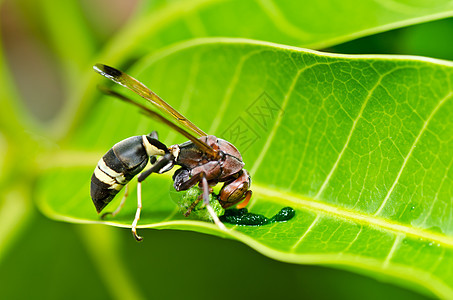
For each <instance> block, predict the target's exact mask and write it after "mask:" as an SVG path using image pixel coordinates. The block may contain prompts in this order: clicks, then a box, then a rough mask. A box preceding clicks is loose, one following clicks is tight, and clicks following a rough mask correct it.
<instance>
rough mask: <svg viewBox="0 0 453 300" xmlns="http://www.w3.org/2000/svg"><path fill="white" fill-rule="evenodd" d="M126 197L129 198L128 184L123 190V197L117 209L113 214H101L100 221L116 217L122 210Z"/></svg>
mask: <svg viewBox="0 0 453 300" xmlns="http://www.w3.org/2000/svg"><path fill="white" fill-rule="evenodd" d="M127 196H129V184H126V187H125V188H124V195H123V198H122V199H121V202H120V204H119V205H118V207H117V208H116V209H115V210H114V211H113V212H106V213H105V214H103V215H102V216H101V219H102V220H105V218H106V217H107V216H112V217H114V216H116V215H117V214H119V212H120V211H121V209H122V208H123V206H124V203H126V199H127Z"/></svg>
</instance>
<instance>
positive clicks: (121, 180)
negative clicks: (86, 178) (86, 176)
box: [96, 158, 127, 184]
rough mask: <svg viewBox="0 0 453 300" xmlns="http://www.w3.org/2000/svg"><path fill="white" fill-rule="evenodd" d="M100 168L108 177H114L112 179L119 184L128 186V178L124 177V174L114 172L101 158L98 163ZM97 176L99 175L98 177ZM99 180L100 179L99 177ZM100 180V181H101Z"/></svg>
mask: <svg viewBox="0 0 453 300" xmlns="http://www.w3.org/2000/svg"><path fill="white" fill-rule="evenodd" d="M98 168H99V169H101V171H103V172H104V173H105V174H107V175H108V176H110V177H112V178H115V179H116V181H118V182H119V183H121V184H126V183H127V181H126V178H125V177H124V174H122V173H118V172H116V171H114V170H112V169H111V168H110V167H109V166H107V165H106V164H105V161H104V159H103V158H101V159H100V160H99V162H98ZM96 176H97V175H96ZM98 178H99V177H98ZM99 180H100V179H99Z"/></svg>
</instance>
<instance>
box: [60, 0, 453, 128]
mask: <svg viewBox="0 0 453 300" xmlns="http://www.w3.org/2000/svg"><path fill="white" fill-rule="evenodd" d="M158 4H159V3H158ZM158 4H156V6H157V7H159V5H158ZM148 6H149V7H147V5H143V9H142V10H149V11H148V12H146V13H140V14H139V16H136V18H135V19H134V20H133V22H131V23H130V24H128V26H126V27H125V28H124V30H122V31H120V32H119V33H118V34H116V35H115V37H114V38H113V39H112V40H111V42H110V43H109V44H108V45H107V46H106V47H105V49H104V51H102V53H101V54H100V55H99V56H98V57H99V58H101V59H102V61H101V60H100V59H99V61H98V62H104V63H109V64H113V65H116V66H122V65H124V64H125V63H129V62H131V61H134V60H136V59H137V58H139V57H142V56H145V55H148V54H149V53H152V52H155V51H157V50H159V49H162V48H163V47H166V46H168V45H171V44H174V43H178V42H181V41H184V40H189V39H192V38H200V37H238V38H250V39H256V40H264V41H268V42H275V43H281V44H286V45H293V46H302V47H309V48H315V49H321V48H325V47H328V46H332V45H336V44H339V43H343V42H345V41H350V40H353V39H356V38H359V37H362V36H368V35H372V34H374V33H378V32H383V31H387V30H391V29H394V28H399V27H403V26H409V25H412V24H416V23H420V22H427V21H430V20H436V19H440V18H446V17H449V16H453V3H452V2H451V1H448V0H437V1H436V2H435V3H433V2H432V1H428V2H424V1H417V2H411V1H407V2H395V1H374V0H363V1H360V2H357V1H344V0H340V1H339V0H324V1H321V2H311V3H309V4H308V3H306V2H304V1H272V0H259V1H255V0H191V1H173V2H171V3H169V4H168V5H165V6H162V7H161V8H156V6H151V5H148ZM326 20H328V21H326ZM93 63H95V62H93ZM87 69H88V68H87ZM93 75H94V74H92V73H87V74H86V75H84V76H81V77H80V78H79V79H80V80H79V81H78V82H75V83H74V85H73V89H72V91H71V93H70V95H71V96H70V101H68V103H67V105H66V106H65V108H64V110H63V111H62V113H61V115H60V117H59V118H58V120H57V121H56V122H55V124H54V129H55V130H56V131H57V132H56V133H55V135H57V136H64V134H65V133H66V132H71V131H72V129H73V126H74V124H78V122H79V121H80V118H82V116H83V115H84V114H85V113H86V109H89V107H91V102H90V101H91V100H92V97H91V96H92V94H93V91H94V89H95V85H96V84H95V82H97V79H94V76H93ZM87 86H88V88H87ZM68 122H73V123H72V124H71V123H69V124H68ZM76 126H77V125H76Z"/></svg>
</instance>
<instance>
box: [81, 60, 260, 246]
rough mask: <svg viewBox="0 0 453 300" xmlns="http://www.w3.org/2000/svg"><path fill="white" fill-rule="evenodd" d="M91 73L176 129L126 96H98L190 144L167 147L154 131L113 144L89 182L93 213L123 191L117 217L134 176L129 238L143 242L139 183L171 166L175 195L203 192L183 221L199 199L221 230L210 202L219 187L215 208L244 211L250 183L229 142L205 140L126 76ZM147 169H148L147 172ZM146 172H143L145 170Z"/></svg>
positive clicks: (104, 69) (109, 70)
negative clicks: (119, 87) (139, 229)
mask: <svg viewBox="0 0 453 300" xmlns="http://www.w3.org/2000/svg"><path fill="white" fill-rule="evenodd" d="M93 68H94V70H95V71H96V72H98V73H99V74H101V75H102V76H104V77H106V78H108V79H110V80H112V81H113V82H115V83H117V84H119V85H122V86H124V87H126V88H128V89H130V90H132V91H133V92H135V93H136V94H138V95H139V96H141V97H142V98H144V99H145V100H147V101H148V102H150V103H151V104H153V105H154V106H155V107H156V108H158V109H159V110H161V111H162V112H163V113H165V114H167V115H168V116H170V117H172V119H174V120H175V121H176V122H177V123H178V124H179V126H178V125H176V124H175V123H173V122H171V121H170V120H169V119H167V118H166V117H164V116H162V115H161V114H159V113H157V112H155V111H154V110H152V109H150V108H148V107H147V106H145V105H144V104H142V103H140V102H137V101H135V100H133V99H130V98H128V97H125V96H124V95H122V94H120V93H117V92H115V91H113V90H110V89H107V88H102V90H103V92H104V93H106V94H109V95H111V96H114V97H116V98H119V99H120V100H123V101H125V102H128V103H130V104H132V105H135V106H137V107H138V108H140V110H141V112H142V113H144V114H145V115H148V116H149V117H151V118H153V119H155V120H157V121H159V122H162V123H164V124H166V125H167V126H169V127H170V128H172V129H173V130H175V131H177V132H179V133H180V134H181V135H183V136H184V137H186V138H187V139H188V140H189V141H187V142H185V143H182V144H176V145H172V146H170V147H167V146H166V145H165V144H163V143H162V142H161V141H159V139H158V135H157V132H155V131H153V132H152V133H150V134H147V135H141V136H133V137H130V138H127V139H125V140H123V141H120V142H119V143H117V144H115V145H114V146H113V147H112V148H111V149H110V150H109V151H108V152H107V153H106V154H105V155H104V156H103V157H102V158H101V159H100V160H99V162H98V164H97V166H96V168H95V170H94V172H93V175H92V177H91V191H90V192H91V199H92V200H93V204H94V206H95V208H96V210H97V212H98V213H101V212H102V210H103V209H104V208H105V207H106V206H107V204H108V203H109V202H111V201H112V199H113V198H114V197H115V196H116V195H117V194H118V193H119V192H120V191H121V190H122V189H123V187H126V188H125V192H124V196H123V199H122V200H121V203H120V205H119V206H118V208H117V209H116V210H115V211H114V212H112V213H106V214H104V215H102V217H105V216H106V215H107V214H111V215H113V216H114V215H116V214H117V213H119V211H120V210H121V208H122V207H123V205H124V202H125V200H126V198H127V196H128V188H127V185H128V183H129V182H130V181H131V180H132V179H133V178H134V177H135V176H137V175H138V177H137V181H138V183H137V211H136V214H135V218H134V221H133V222H132V226H131V227H132V234H133V236H134V237H135V239H136V240H137V241H141V240H142V239H143V238H142V237H141V236H139V235H138V234H137V223H138V221H139V219H140V213H141V209H142V193H141V188H142V187H141V183H142V181H144V180H145V179H146V178H147V177H148V176H149V175H151V174H152V173H157V174H162V173H165V172H168V171H170V170H171V169H172V168H173V167H174V166H175V165H177V166H180V168H179V169H178V170H176V171H175V173H174V175H173V177H172V178H173V181H174V184H173V185H174V188H175V189H176V191H185V190H187V189H189V188H191V187H193V186H195V185H197V184H198V186H199V187H200V189H201V190H202V191H203V192H202V194H201V195H200V197H198V198H197V200H196V201H194V203H193V204H192V205H191V206H190V207H189V209H188V211H187V212H186V213H185V216H188V215H189V214H190V212H191V211H192V210H193V209H194V208H195V206H196V205H197V204H198V203H199V202H200V201H201V200H203V204H204V205H205V207H206V208H207V210H208V212H209V214H210V215H211V217H212V219H213V220H214V222H215V224H217V226H218V227H219V228H221V229H223V230H226V228H225V226H224V225H223V223H222V222H221V221H220V220H219V218H218V216H217V215H216V214H215V212H214V210H213V209H212V207H211V205H210V203H209V194H210V193H212V192H213V187H214V186H215V185H217V184H218V183H220V182H222V183H223V186H222V188H221V189H220V192H219V194H218V200H219V203H220V204H221V206H222V207H223V208H228V207H231V206H233V205H236V204H238V207H245V206H246V205H247V203H248V202H249V200H250V198H251V196H252V191H251V190H250V186H251V179H250V175H249V173H248V172H247V171H246V170H245V169H244V162H243V161H242V156H241V154H240V153H239V151H238V150H237V149H236V147H235V146H234V145H233V144H231V143H230V142H228V141H226V140H223V139H220V138H217V137H216V136H214V135H207V134H206V133H205V132H204V131H202V130H201V129H200V128H198V127H197V126H196V125H195V124H193V123H192V122H190V121H189V120H188V119H187V118H185V117H184V116H183V115H182V114H180V113H179V112H178V111H176V110H175V109H174V108H173V107H171V106H170V105H169V104H168V103H166V102H165V101H164V100H162V99H161V98H160V97H159V96H158V95H157V94H155V93H154V92H153V91H151V90H150V89H149V88H147V87H146V86H145V85H144V84H143V83H141V82H139V81H138V80H136V79H135V78H133V77H131V76H129V75H127V74H126V73H124V72H122V71H120V70H117V69H115V68H113V67H109V66H106V65H102V64H96V65H95V66H94V67H93ZM148 165H150V167H149V168H148V169H146V167H147V166H148ZM145 169H146V170H145Z"/></svg>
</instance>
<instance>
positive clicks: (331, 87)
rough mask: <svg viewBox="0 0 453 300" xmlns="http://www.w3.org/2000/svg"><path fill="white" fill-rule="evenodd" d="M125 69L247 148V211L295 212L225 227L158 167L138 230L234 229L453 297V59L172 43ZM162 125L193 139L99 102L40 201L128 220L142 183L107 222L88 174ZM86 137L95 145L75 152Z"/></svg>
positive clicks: (56, 210) (49, 207) (60, 210)
mask: <svg viewBox="0 0 453 300" xmlns="http://www.w3.org/2000/svg"><path fill="white" fill-rule="evenodd" d="M128 72H129V73H130V74H131V75H133V76H135V77H136V78H138V79H139V80H141V81H142V82H144V83H145V84H147V85H148V86H149V87H151V88H152V89H153V90H154V91H155V92H156V93H157V94H159V95H160V96H161V97H162V98H164V99H166V101H168V102H169V103H170V104H171V105H172V106H174V107H175V108H177V109H178V110H179V111H180V112H182V113H183V114H185V115H186V116H187V117H188V118H189V119H191V120H192V121H193V122H194V123H195V124H197V125H198V126H199V127H200V128H202V129H203V130H205V131H207V132H208V133H210V134H215V135H216V136H218V137H221V138H224V139H227V140H229V141H231V142H233V143H234V144H235V145H236V146H237V147H238V148H239V150H240V151H241V153H242V155H243V158H244V162H245V163H246V166H245V167H246V169H248V170H249V171H250V173H251V175H252V190H253V192H254V196H253V198H252V201H251V204H250V205H249V210H250V211H252V212H254V213H259V214H264V215H266V216H272V215H274V214H275V213H277V212H278V211H279V210H280V209H281V208H282V207H284V206H291V207H293V208H294V209H295V210H296V216H295V218H294V219H292V220H291V221H289V222H287V223H276V224H272V225H266V226H261V227H246V226H244V227H241V226H229V227H230V229H231V230H229V231H228V232H222V231H220V230H219V229H218V228H216V226H214V224H211V223H207V222H201V221H193V220H185V219H184V217H183V216H181V215H180V214H178V213H177V207H176V205H175V204H174V203H173V201H172V200H171V197H172V191H173V188H172V181H171V178H170V176H169V175H159V176H158V175H152V176H151V177H150V178H149V179H148V180H146V182H145V183H144V185H143V189H144V191H143V199H144V201H143V202H144V204H143V205H144V208H143V212H142V218H141V220H140V222H139V225H140V227H149V228H151V227H152V228H173V229H185V230H195V231H199V232H205V233H210V234H214V235H219V236H224V237H229V238H232V239H237V240H239V241H242V242H244V243H246V244H248V245H249V246H251V247H253V248H254V249H256V250H257V251H259V252H261V253H263V254H265V255H267V256H270V257H272V258H275V259H278V260H282V261H287V262H293V263H309V264H313V263H317V264H329V265H336V266H338V267H341V268H348V269H351V268H352V269H356V270H360V271H361V272H364V273H367V274H369V275H371V276H377V274H386V275H388V276H391V277H392V278H395V279H396V280H397V282H400V283H403V284H410V286H411V287H412V288H415V289H429V290H431V291H432V292H434V293H435V294H437V295H438V296H442V297H445V298H449V297H453V289H452V286H453V276H452V274H451V272H452V270H453V268H452V266H453V250H452V248H453V238H452V230H453V225H452V224H453V223H452V222H453V219H452V217H451V215H452V214H453V207H452V205H451V203H450V202H451V199H452V192H453V191H452V188H451V187H452V184H451V183H452V179H453V174H452V172H451V165H452V163H453V153H452V151H451V149H452V143H453V140H452V139H451V137H452V136H453V132H452V131H453V129H452V128H453V127H452V121H451V120H452V119H451V113H452V109H453V102H452V101H451V98H452V97H453V88H452V87H453V64H452V63H450V62H446V61H439V60H434V59H427V58H417V57H404V56H377V55H376V56H370V55H368V56H352V55H333V54H324V53H320V52H313V51H308V50H303V49H298V48H291V47H287V46H281V45H276V44H268V43H261V42H253V41H247V40H235V39H212V40H198V41H195V42H190V43H185V44H182V45H178V46H175V47H172V48H169V49H167V50H165V51H163V52H161V53H159V54H156V55H154V56H151V57H148V58H145V59H144V60H143V61H140V62H139V63H137V64H136V66H135V67H134V68H132V69H130V70H129V71H128ZM99 81H102V79H101V78H99ZM119 88H120V87H119ZM123 92H124V90H123ZM155 129H157V130H158V131H159V134H160V137H161V140H162V141H163V142H164V143H166V144H167V145H171V144H172V143H181V142H183V141H184V138H181V137H180V136H177V135H176V134H174V133H170V132H169V130H168V129H167V128H165V127H163V126H162V125H160V124H156V122H154V121H152V120H149V119H148V118H147V117H145V116H142V115H141V114H139V113H138V112H137V110H136V108H135V107H130V106H128V104H126V103H122V102H120V101H116V100H111V99H107V98H103V99H102V100H99V101H98V102H96V105H95V106H94V107H93V108H92V110H91V111H90V114H89V116H88V117H87V119H86V120H85V122H84V124H83V125H82V126H81V127H80V128H79V130H78V132H77V133H76V135H75V136H73V138H72V139H71V144H70V145H66V146H64V147H65V149H66V151H67V152H66V153H65V152H64V151H62V152H58V153H54V154H49V155H50V157H43V158H42V162H41V166H42V168H45V169H46V175H45V176H42V177H41V179H40V181H39V183H38V190H39V201H38V204H39V206H40V208H41V209H42V211H43V212H44V213H45V214H46V215H48V216H49V217H51V218H54V219H58V220H65V221H70V222H79V223H105V224H109V225H114V226H121V227H129V226H130V224H131V222H132V220H133V218H134V214H135V208H136V204H135V199H136V195H135V193H131V195H130V196H129V197H130V199H129V201H128V202H127V203H126V206H125V207H124V209H123V211H122V212H121V213H120V214H119V215H118V216H117V217H115V218H113V219H110V220H108V221H105V222H103V221H101V220H100V219H99V217H98V216H97V215H96V212H95V209H94V207H93V205H92V203H91V200H90V198H89V194H88V190H89V182H90V177H91V174H92V172H93V169H94V167H95V165H96V163H97V160H98V159H99V158H100V157H101V156H102V155H103V154H104V153H105V152H106V151H107V150H108V149H109V148H110V147H111V146H112V145H113V144H114V143H116V142H118V141H120V140H122V139H124V138H127V137H129V136H132V135H139V134H146V133H148V132H150V131H151V130H155ZM238 132H241V136H238V134H237V133H238ZM87 145H89V148H90V149H89V152H86V151H84V152H82V151H77V150H75V149H86V148H87ZM63 150H64V149H63ZM74 151H75V152H74ZM69 158H70V159H69ZM55 187H58V188H55ZM63 187H65V188H63ZM74 187H77V188H76V189H75V188H74ZM117 198H118V199H116V200H115V201H114V202H112V204H110V206H109V208H108V209H110V210H113V209H114V208H115V206H116V205H117V204H118V203H119V200H120V199H119V198H121V197H117ZM145 243H146V241H145ZM408 282H409V283H408Z"/></svg>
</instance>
